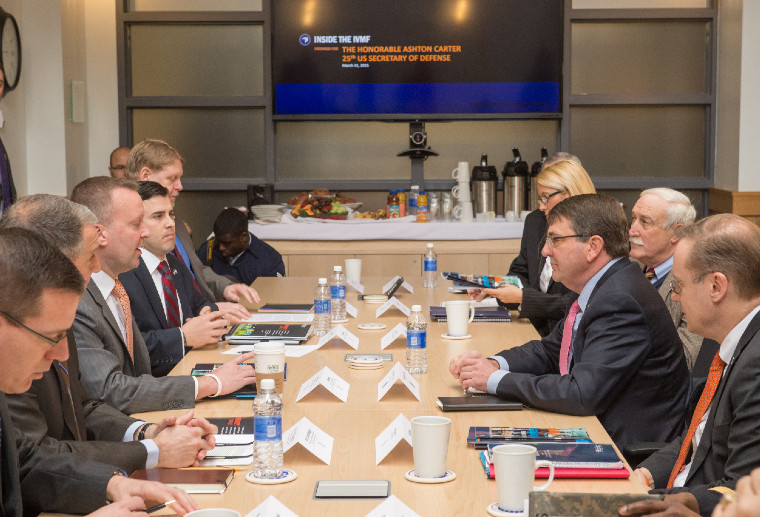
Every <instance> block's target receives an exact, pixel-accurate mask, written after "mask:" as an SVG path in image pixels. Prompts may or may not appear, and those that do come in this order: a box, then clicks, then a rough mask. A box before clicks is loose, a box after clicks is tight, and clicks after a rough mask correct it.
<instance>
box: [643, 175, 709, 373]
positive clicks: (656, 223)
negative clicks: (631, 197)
mask: <svg viewBox="0 0 760 517" xmlns="http://www.w3.org/2000/svg"><path fill="white" fill-rule="evenodd" d="M631 214H632V216H633V217H632V219H631V227H630V229H629V230H628V236H629V239H630V241H631V251H630V256H631V258H633V259H636V260H638V261H639V262H641V263H642V264H644V267H645V273H644V274H645V276H646V277H647V278H648V279H649V281H650V282H651V283H652V285H653V286H655V287H656V288H657V291H658V292H659V293H660V296H662V299H663V300H665V305H666V306H667V307H668V311H670V316H671V318H673V324H674V325H675V326H676V329H677V330H678V336H679V337H680V338H681V341H682V342H683V351H684V355H685V356H686V365H687V366H688V367H689V370H691V369H692V367H693V366H694V361H696V359H697V355H698V354H699V349H700V348H701V347H702V336H699V335H697V334H694V333H692V332H689V330H688V328H687V325H686V318H685V317H684V314H683V311H682V310H681V304H680V303H678V302H676V301H674V300H673V297H672V293H671V289H670V281H671V280H673V272H672V269H673V252H674V251H675V249H676V238H675V233H676V230H678V229H679V228H681V227H682V226H688V225H690V224H692V223H693V222H694V219H695V217H696V215H697V212H696V210H694V207H693V206H692V204H691V201H689V198H688V197H686V196H685V195H683V194H681V193H680V192H677V191H675V190H673V189H669V188H650V189H647V190H645V191H643V192H642V193H641V195H640V196H639V199H638V201H636V204H635V205H633V209H632V210H631Z"/></svg>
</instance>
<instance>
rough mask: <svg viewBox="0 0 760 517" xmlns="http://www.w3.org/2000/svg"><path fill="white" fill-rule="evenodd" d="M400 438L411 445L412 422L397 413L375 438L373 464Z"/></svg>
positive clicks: (397, 442) (377, 462)
mask: <svg viewBox="0 0 760 517" xmlns="http://www.w3.org/2000/svg"><path fill="white" fill-rule="evenodd" d="M401 440H406V443H408V444H409V445H412V423H411V422H410V421H409V419H408V418H406V417H405V416H404V415H402V414H401V413H399V415H398V416H397V417H396V418H395V419H393V422H391V424H390V425H389V426H388V427H386V428H385V429H383V432H382V433H380V434H379V435H377V438H375V465H379V464H380V462H381V461H383V458H385V457H386V456H387V455H388V453H389V452H391V451H392V450H393V449H394V448H395V447H396V445H398V444H399V442H400V441H401Z"/></svg>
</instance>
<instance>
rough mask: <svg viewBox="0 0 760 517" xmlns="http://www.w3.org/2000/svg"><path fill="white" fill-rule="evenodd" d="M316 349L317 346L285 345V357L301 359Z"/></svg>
mask: <svg viewBox="0 0 760 517" xmlns="http://www.w3.org/2000/svg"><path fill="white" fill-rule="evenodd" d="M318 348H319V345H285V357H303V356H305V355H306V354H308V353H311V352H313V351H314V350H316V349H318Z"/></svg>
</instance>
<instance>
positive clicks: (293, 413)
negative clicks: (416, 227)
mask: <svg viewBox="0 0 760 517" xmlns="http://www.w3.org/2000/svg"><path fill="white" fill-rule="evenodd" d="M388 280H390V278H363V279H362V281H363V282H364V285H365V287H366V288H367V290H366V292H380V288H381V287H382V285H383V284H384V283H385V282H387V281H388ZM409 280H410V283H411V284H412V285H413V286H414V293H413V294H412V293H409V292H407V291H405V290H404V289H403V288H402V289H400V290H399V292H397V298H398V299H399V300H400V301H401V302H403V303H404V304H405V305H407V306H408V307H410V308H411V306H412V304H420V305H422V306H423V312H424V313H425V315H426V317H428V307H429V306H430V305H431V304H440V303H441V302H442V301H444V300H450V299H464V295H454V294H451V293H449V292H448V291H447V287H448V285H449V282H443V281H442V282H440V286H439V287H438V288H436V289H424V288H422V279H421V278H413V279H409ZM315 286H316V279H315V278H303V277H301V278H298V277H288V278H260V279H258V280H257V281H256V283H255V286H254V287H255V288H256V289H257V290H258V292H259V294H260V295H261V298H262V303H310V302H311V301H313V290H314V287H315ZM346 298H347V300H348V301H349V303H351V304H352V305H354V306H355V307H356V308H357V309H358V311H359V314H358V317H357V318H351V317H349V319H350V321H349V322H348V323H344V324H343V325H344V326H345V327H346V328H347V329H348V330H350V331H351V332H352V333H353V334H355V335H356V336H358V337H359V348H358V352H363V353H376V352H381V349H380V338H381V337H382V336H383V335H385V334H386V333H387V332H389V331H390V329H391V328H393V326H395V325H396V324H397V323H399V322H403V321H405V319H406V318H405V317H404V315H403V314H402V313H401V312H400V311H399V310H397V309H396V308H391V309H389V310H388V311H387V312H386V313H385V314H383V315H382V316H380V317H379V318H375V311H376V309H377V308H378V307H379V305H370V304H365V303H363V302H361V301H358V300H357V294H356V292H355V291H353V290H352V289H350V288H349V289H348V293H347V296H346ZM367 322H381V323H386V324H387V327H386V328H385V329H383V330H379V331H378V330H374V331H366V330H359V329H358V327H357V325H358V324H359V323H367ZM469 328H470V333H471V334H472V338H471V339H467V340H445V339H442V337H441V334H443V333H445V332H446V330H447V327H446V323H431V322H428V329H427V339H428V341H427V343H428V373H427V374H424V375H416V376H415V378H416V379H417V380H418V381H419V383H420V396H421V397H420V398H421V400H419V401H418V400H417V399H416V398H415V397H414V395H412V393H411V392H410V391H409V390H408V389H407V388H406V387H405V386H404V385H403V384H402V383H401V381H397V383H396V385H395V386H394V387H392V388H391V389H390V391H389V392H388V393H387V394H386V395H385V396H384V397H383V398H382V399H381V400H380V401H378V400H377V384H378V382H379V381H380V380H381V379H382V378H383V377H384V376H385V375H386V374H387V373H388V371H389V369H390V368H391V367H392V365H393V364H395V362H396V361H399V362H401V363H402V364H404V360H405V349H406V342H405V340H404V339H403V338H399V339H397V340H396V341H394V342H393V343H392V344H391V345H389V346H388V347H387V348H386V349H385V350H382V352H387V353H392V354H393V362H391V363H385V366H384V368H383V369H381V370H368V371H362V370H352V369H350V368H348V365H347V363H346V362H345V361H344V356H345V354H346V353H349V352H354V350H353V349H352V348H351V347H350V346H349V345H347V344H346V343H344V342H343V341H341V340H339V339H333V340H332V341H330V342H328V343H327V344H325V345H324V346H323V347H322V348H321V349H319V350H317V351H315V352H312V353H310V354H307V355H305V356H303V357H301V358H287V363H288V378H287V381H286V382H285V393H284V396H283V402H284V411H283V431H285V430H286V429H288V428H290V427H291V426H292V425H294V424H295V423H296V422H297V421H298V420H299V419H301V417H304V416H306V417H308V418H309V420H311V421H312V422H314V424H316V425H317V426H319V427H320V428H321V429H322V430H323V431H325V432H326V433H328V434H329V435H331V436H332V437H333V438H334V439H335V441H334V445H333V451H332V460H331V463H330V465H326V464H324V463H323V462H322V461H320V460H319V459H318V458H316V457H315V456H313V455H312V454H311V453H309V452H308V451H307V450H306V449H305V448H303V447H302V446H301V445H300V444H297V445H295V446H293V447H292V448H291V449H290V450H289V451H288V452H287V453H285V467H286V468H289V469H293V470H295V471H296V472H297V474H298V479H296V480H295V481H293V482H291V483H287V484H282V485H273V486H262V485H254V484H251V483H249V482H247V481H246V480H245V479H244V478H245V474H246V472H247V470H243V471H240V472H237V473H236V474H235V479H234V480H233V482H232V484H231V485H230V487H229V488H228V489H227V491H226V492H225V494H223V495H194V496H193V497H194V498H195V499H196V501H198V503H199V504H200V506H201V507H225V508H233V509H236V510H238V511H240V513H241V514H242V515H245V514H247V513H248V512H249V511H251V510H252V509H253V508H255V507H256V506H258V505H259V504H260V503H261V502H262V501H263V500H264V499H266V498H267V497H268V496H269V495H274V496H275V497H276V498H277V499H279V500H280V501H281V502H282V503H284V504H285V505H286V506H287V507H288V508H290V509H291V510H293V511H294V512H295V513H296V514H298V515H300V516H313V515H330V516H343V515H345V516H363V515H366V514H367V513H368V512H370V511H371V510H372V509H373V508H374V507H375V506H377V505H378V504H380V503H381V502H382V500H319V501H316V500H314V499H313V498H312V494H313V491H314V484H315V483H316V482H317V481H318V480H323V479H324V480H327V479H345V480H351V479H384V480H385V479H387V480H390V482H391V493H392V494H394V495H396V496H397V497H399V498H400V499H401V500H402V501H403V502H404V503H405V504H406V505H408V506H409V507H410V508H412V509H413V510H414V511H415V512H417V513H418V514H420V515H423V516H428V515H429V516H449V515H450V516H455V515H456V516H459V515H487V514H486V506H487V505H488V504H490V503H492V502H494V501H496V499H497V496H496V484H495V482H494V481H492V480H487V479H486V478H485V477H484V473H483V468H482V466H481V464H480V462H479V459H478V454H477V452H476V451H475V450H474V449H473V448H472V447H469V446H468V445H467V443H466V438H467V432H468V430H469V427H470V426H473V425H479V426H514V427H585V428H586V429H587V430H588V432H589V435H590V436H591V439H592V440H593V441H595V442H600V443H612V440H611V439H610V437H609V435H608V434H607V433H606V432H605V430H604V428H603V427H602V426H601V424H600V423H599V421H598V420H597V419H596V418H595V417H575V416H567V415H560V414H555V413H549V412H544V411H538V410H529V409H525V410H523V411H506V412H462V413H442V412H441V411H440V410H439V409H438V407H437V406H436V404H435V402H436V399H437V397H439V396H458V395H461V394H462V390H461V388H460V387H459V385H458V384H457V383H456V382H455V380H454V379H453V378H452V377H451V375H450V374H449V372H448V363H449V361H450V360H451V359H452V358H453V357H455V356H456V355H458V354H459V353H461V352H464V351H467V350H478V351H480V352H481V353H483V354H493V353H496V352H498V351H500V350H502V349H504V348H509V347H513V346H517V345H520V344H522V343H524V342H525V341H527V340H529V339H533V338H536V337H537V334H536V332H535V330H534V329H533V327H532V326H531V325H530V324H529V323H528V322H527V320H517V319H515V320H514V321H512V322H511V323H473V324H471V325H470V327H469ZM317 340H318V338H316V337H314V336H312V337H310V338H309V340H308V341H307V344H315V343H316V342H317ZM225 348H226V347H225V346H224V345H221V344H220V345H215V346H213V345H209V346H206V347H203V348H201V349H196V350H193V351H192V352H190V353H189V354H188V355H187V357H186V358H185V359H184V360H183V361H182V362H181V363H180V364H179V365H177V367H176V368H175V369H174V371H173V372H172V373H173V374H182V373H189V372H190V370H191V368H192V366H193V365H194V364H196V363H204V362H221V361H223V360H226V359H228V358H229V357H230V356H229V355H222V354H221V352H222V351H223V350H224V349H225ZM323 366H328V367H329V368H330V369H331V370H332V371H334V372H335V373H336V374H337V375H339V376H340V377H341V378H343V379H344V380H345V381H347V382H348V383H349V384H350V385H351V388H350V391H349V395H348V400H347V402H346V403H343V402H341V401H340V400H339V399H338V398H337V397H335V396H333V395H332V394H331V393H330V392H328V391H327V390H326V389H325V388H324V387H322V386H318V387H317V388H316V389H315V390H314V391H312V392H311V393H310V394H309V395H307V396H306V397H304V398H303V399H301V400H300V401H299V402H297V403H296V402H295V399H296V396H297V394H298V391H299V389H300V387H301V384H302V383H303V382H305V381H306V380H307V379H309V378H310V377H311V376H312V375H314V374H315V373H316V372H317V371H318V370H319V369H320V368H322V367H323ZM399 413H401V414H403V415H404V416H406V417H407V418H409V419H411V418H412V417H414V416H417V415H441V414H445V415H446V416H448V417H450V418H451V420H452V426H451V436H450V441H449V452H448V458H447V468H449V469H450V470H453V471H454V472H455V473H456V475H457V478H456V479H455V480H454V481H452V482H449V483H444V484H437V485H424V484H417V483H411V482H409V481H407V480H406V479H405V478H404V473H405V472H406V471H408V470H409V469H411V468H413V466H414V465H413V459H412V449H411V447H410V446H409V445H408V444H407V443H406V442H405V441H403V440H402V441H401V442H400V443H399V444H398V445H397V446H396V448H395V449H394V450H393V451H391V452H390V454H388V456H386V457H385V459H384V460H382V461H381V462H380V464H379V465H375V437H377V436H378V435H379V434H380V433H381V432H382V431H383V429H385V428H386V427H387V426H388V425H389V424H390V423H391V422H392V421H393V419H394V418H396V417H397V416H398V415H399ZM165 414H168V412H166V413H165V412H155V413H146V414H143V415H140V416H141V417H145V418H147V419H149V420H151V421H157V420H158V419H160V418H161V417H162V416H164V415H165ZM196 414H197V415H198V416H205V417H211V416H218V417H227V416H250V415H252V414H253V412H252V404H251V402H250V401H238V400H204V401H201V402H199V403H198V404H197V407H196ZM550 490H553V491H568V492H640V493H643V492H645V488H644V487H643V486H642V485H641V484H639V483H638V482H637V481H635V480H633V479H631V480H556V481H555V482H554V483H553V484H552V485H551V487H550ZM165 512H166V511H165ZM166 513H170V512H166Z"/></svg>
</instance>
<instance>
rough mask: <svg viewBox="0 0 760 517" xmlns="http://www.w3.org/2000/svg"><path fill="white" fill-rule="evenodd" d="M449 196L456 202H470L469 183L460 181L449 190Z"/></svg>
mask: <svg viewBox="0 0 760 517" xmlns="http://www.w3.org/2000/svg"><path fill="white" fill-rule="evenodd" d="M451 195H452V196H454V197H455V198H456V199H457V200H458V201H470V200H471V198H470V182H469V181H466V180H465V181H460V182H459V183H457V184H456V185H454V188H452V189H451Z"/></svg>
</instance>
